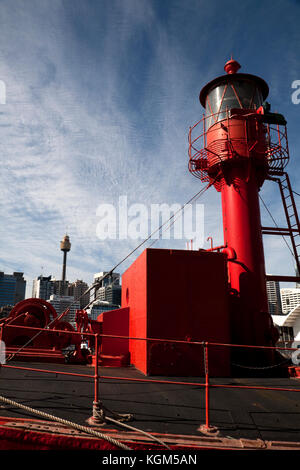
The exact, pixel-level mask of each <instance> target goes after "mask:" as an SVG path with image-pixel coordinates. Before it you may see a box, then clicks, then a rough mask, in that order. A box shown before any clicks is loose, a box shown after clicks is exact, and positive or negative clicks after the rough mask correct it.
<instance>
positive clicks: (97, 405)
mask: <svg viewBox="0 0 300 470" xmlns="http://www.w3.org/2000/svg"><path fill="white" fill-rule="evenodd" d="M94 338H95V372H94V401H93V414H92V416H91V417H90V418H88V419H87V422H88V423H89V424H91V425H94V426H99V425H104V424H105V416H104V410H103V405H102V402H101V401H99V333H95V335H94Z"/></svg>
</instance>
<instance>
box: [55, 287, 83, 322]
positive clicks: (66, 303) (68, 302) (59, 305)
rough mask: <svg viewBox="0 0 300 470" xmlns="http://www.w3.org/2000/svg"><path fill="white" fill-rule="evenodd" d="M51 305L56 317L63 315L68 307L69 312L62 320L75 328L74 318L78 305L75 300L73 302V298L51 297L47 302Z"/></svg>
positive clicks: (67, 296) (65, 296) (68, 296)
mask: <svg viewBox="0 0 300 470" xmlns="http://www.w3.org/2000/svg"><path fill="white" fill-rule="evenodd" d="M48 301H49V303H50V304H51V305H53V307H54V308H55V310H56V312H57V315H60V314H61V313H63V312H64V311H65V310H66V309H67V308H68V307H70V312H69V313H67V314H66V315H65V317H64V318H63V320H66V321H68V322H70V323H71V324H72V325H73V326H75V316H76V310H79V309H80V303H79V301H78V300H77V301H76V300H74V297H73V296H70V295H55V294H53V295H51V296H50V299H49V300H48Z"/></svg>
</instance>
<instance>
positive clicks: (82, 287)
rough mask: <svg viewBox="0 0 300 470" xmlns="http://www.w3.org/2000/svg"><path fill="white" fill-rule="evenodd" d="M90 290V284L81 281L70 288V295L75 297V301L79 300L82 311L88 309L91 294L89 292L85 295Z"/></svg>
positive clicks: (70, 285) (72, 284)
mask: <svg viewBox="0 0 300 470" xmlns="http://www.w3.org/2000/svg"><path fill="white" fill-rule="evenodd" d="M88 288H89V286H88V284H87V283H86V282H84V281H80V280H79V279H77V281H75V282H72V283H71V284H69V286H68V294H69V295H71V296H73V297H74V299H75V300H79V303H80V308H81V309H82V308H84V307H86V306H87V305H88V304H89V302H90V293H89V292H88V293H87V294H85V295H83V294H84V293H85V291H86V290H87V289H88Z"/></svg>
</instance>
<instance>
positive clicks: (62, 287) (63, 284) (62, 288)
mask: <svg viewBox="0 0 300 470" xmlns="http://www.w3.org/2000/svg"><path fill="white" fill-rule="evenodd" d="M52 282H53V294H55V295H69V292H68V289H69V281H66V280H64V281H61V280H58V281H57V280H56V279H52Z"/></svg>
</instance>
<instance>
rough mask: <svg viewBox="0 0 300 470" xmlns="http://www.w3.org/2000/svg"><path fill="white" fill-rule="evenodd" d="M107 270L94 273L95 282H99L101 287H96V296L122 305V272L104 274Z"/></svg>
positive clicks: (98, 298)
mask: <svg viewBox="0 0 300 470" xmlns="http://www.w3.org/2000/svg"><path fill="white" fill-rule="evenodd" d="M106 274H107V272H100V273H97V274H95V275H94V282H99V283H100V284H99V287H97V288H96V289H95V294H94V296H95V297H94V298H95V299H97V300H102V301H106V302H109V303H110V304H114V305H121V290H122V288H121V285H120V274H118V273H112V274H110V275H109V276H107V277H105V278H104V276H105V275H106Z"/></svg>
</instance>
